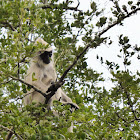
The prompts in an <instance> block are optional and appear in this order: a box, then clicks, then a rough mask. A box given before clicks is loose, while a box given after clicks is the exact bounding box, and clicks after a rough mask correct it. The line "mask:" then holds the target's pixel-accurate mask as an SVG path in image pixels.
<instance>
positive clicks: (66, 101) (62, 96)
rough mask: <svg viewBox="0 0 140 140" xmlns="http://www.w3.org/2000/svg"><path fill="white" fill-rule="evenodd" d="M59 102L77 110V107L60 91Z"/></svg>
mask: <svg viewBox="0 0 140 140" xmlns="http://www.w3.org/2000/svg"><path fill="white" fill-rule="evenodd" d="M60 102H62V103H63V104H70V105H71V107H72V108H75V109H79V106H78V105H77V104H76V103H73V102H72V100H71V98H69V97H68V96H67V95H66V94H65V93H64V92H63V90H62V89H61V99H60Z"/></svg>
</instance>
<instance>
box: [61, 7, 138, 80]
mask: <svg viewBox="0 0 140 140" xmlns="http://www.w3.org/2000/svg"><path fill="white" fill-rule="evenodd" d="M139 10H140V8H137V9H135V10H133V11H131V12H130V13H128V14H127V15H126V16H124V17H122V18H120V19H118V20H117V21H116V22H114V23H113V24H111V25H109V26H108V27H107V28H106V29H104V30H103V31H101V32H100V33H99V34H98V35H97V36H98V37H101V36H102V35H103V34H104V33H106V32H107V31H108V30H110V29H111V28H112V27H114V26H115V25H117V24H119V23H120V22H121V21H123V20H124V19H126V18H128V17H130V16H131V15H133V14H135V13H136V12H137V11H139ZM97 36H95V38H94V39H93V40H92V41H91V42H90V43H89V44H88V45H87V46H86V47H85V48H84V50H83V51H82V52H81V53H80V54H79V55H78V56H77V57H76V60H74V62H73V63H72V64H71V65H70V66H69V67H68V68H67V69H66V71H65V72H64V74H63V75H62V76H61V78H60V80H59V81H60V82H62V81H63V79H64V78H65V76H66V75H67V73H68V72H69V71H70V70H71V69H72V68H73V67H74V66H75V64H76V63H77V61H78V60H79V59H80V58H81V56H82V55H83V54H84V53H85V52H86V51H87V50H88V49H89V48H90V47H91V46H92V45H93V43H94V42H95V41H96V37H97ZM97 45H98V44H97ZM97 45H96V46H97ZM96 46H94V47H96Z"/></svg>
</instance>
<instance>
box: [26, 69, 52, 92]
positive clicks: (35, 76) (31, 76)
mask: <svg viewBox="0 0 140 140" xmlns="http://www.w3.org/2000/svg"><path fill="white" fill-rule="evenodd" d="M42 78H43V73H40V71H39V69H34V71H32V72H29V73H28V74H27V76H26V78H25V81H26V82H27V83H29V84H31V85H33V86H35V87H37V88H38V89H40V90H41V91H42V92H44V93H46V91H47V90H48V88H49V86H50V85H45V84H44V83H43V81H42Z"/></svg>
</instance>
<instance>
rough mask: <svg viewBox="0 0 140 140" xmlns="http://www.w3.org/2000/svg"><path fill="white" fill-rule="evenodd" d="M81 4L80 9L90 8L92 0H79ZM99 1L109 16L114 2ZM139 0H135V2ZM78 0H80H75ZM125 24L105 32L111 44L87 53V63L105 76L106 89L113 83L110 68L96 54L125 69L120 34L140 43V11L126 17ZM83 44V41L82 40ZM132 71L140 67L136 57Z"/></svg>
mask: <svg viewBox="0 0 140 140" xmlns="http://www.w3.org/2000/svg"><path fill="white" fill-rule="evenodd" d="M79 1H80V6H79V9H85V10H87V9H89V8H90V0H79ZM94 1H95V2H97V5H98V7H99V8H105V11H104V14H105V16H109V15H110V14H111V12H110V7H111V6H112V2H110V1H109V0H105V1H104V0H94ZM137 1H138V0H134V3H135V2H137ZM75 2H78V1H75ZM127 2H128V0H120V5H123V4H126V3H127ZM123 23H124V26H118V25H117V26H115V27H113V28H112V29H110V30H109V31H108V32H107V33H105V36H110V37H111V39H112V41H113V43H112V45H111V46H107V45H104V44H102V45H101V46H98V47H97V48H96V49H90V50H89V51H88V53H87V57H88V59H87V63H88V66H89V67H90V68H92V69H93V70H96V71H97V72H101V73H103V77H104V78H105V79H106V81H105V82H104V83H102V85H103V86H105V87H106V89H108V90H109V89H110V88H111V87H112V86H113V84H112V83H111V81H110V78H111V74H110V72H109V71H108V69H107V68H106V67H105V66H103V65H101V63H100V61H99V60H97V59H96V56H97V55H98V56H100V57H103V58H104V60H109V61H114V62H116V63H118V64H119V65H120V66H121V69H122V70H123V69H124V66H123V63H122V59H118V57H117V55H118V54H119V49H120V48H119V45H118V36H119V35H121V34H124V36H128V37H129V39H130V43H131V44H132V45H135V44H137V45H138V46H139V45H140V39H139V36H140V35H139V34H140V11H139V12H138V13H137V14H135V15H133V16H131V17H129V18H128V19H125V20H124V21H123ZM80 44H82V42H80ZM129 68H130V70H131V71H132V72H134V73H135V72H136V71H137V70H139V69H140V60H138V59H136V57H132V65H131V66H130V67H129Z"/></svg>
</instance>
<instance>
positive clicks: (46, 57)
mask: <svg viewBox="0 0 140 140" xmlns="http://www.w3.org/2000/svg"><path fill="white" fill-rule="evenodd" d="M37 43H41V44H42V45H44V46H49V44H48V43H47V42H46V41H44V40H43V39H42V38H37V39H36V41H35V45H37ZM37 56H39V60H41V61H42V62H43V63H44V64H49V63H50V62H51V60H52V48H51V47H49V48H47V49H45V50H40V51H38V52H37Z"/></svg>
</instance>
